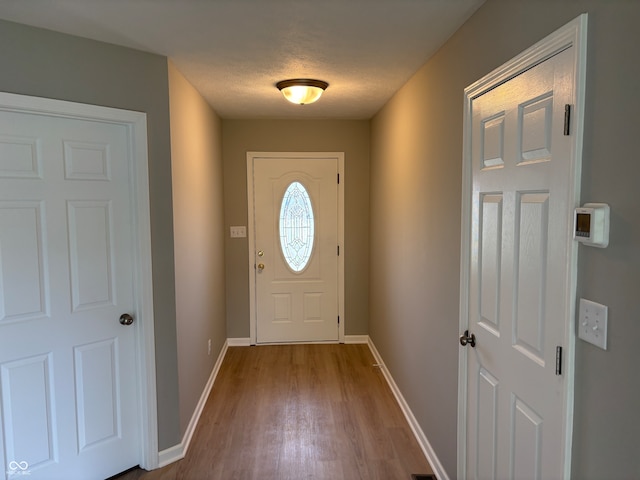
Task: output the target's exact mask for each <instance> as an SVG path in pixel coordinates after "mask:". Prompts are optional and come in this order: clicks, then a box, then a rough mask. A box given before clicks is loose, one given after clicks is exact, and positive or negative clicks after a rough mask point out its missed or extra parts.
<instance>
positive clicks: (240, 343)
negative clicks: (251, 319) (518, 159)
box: [227, 337, 251, 347]
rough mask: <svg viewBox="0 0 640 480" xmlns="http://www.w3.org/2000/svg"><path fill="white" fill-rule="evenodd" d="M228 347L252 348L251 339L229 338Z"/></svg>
mask: <svg viewBox="0 0 640 480" xmlns="http://www.w3.org/2000/svg"><path fill="white" fill-rule="evenodd" d="M227 345H228V346H230V347H250V346H251V339H250V338H249V337H247V338H227Z"/></svg>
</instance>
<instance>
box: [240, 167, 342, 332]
mask: <svg viewBox="0 0 640 480" xmlns="http://www.w3.org/2000/svg"><path fill="white" fill-rule="evenodd" d="M337 174H338V159H337V158H260V159H255V161H254V165H253V184H254V229H253V230H254V232H255V252H253V255H254V257H255V295H256V317H257V329H256V330H257V343H269V342H310V341H337V340H338V258H339V257H338V187H339V185H338V179H337V177H338V175H337Z"/></svg>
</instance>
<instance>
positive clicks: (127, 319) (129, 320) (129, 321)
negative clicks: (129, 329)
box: [120, 313, 133, 325]
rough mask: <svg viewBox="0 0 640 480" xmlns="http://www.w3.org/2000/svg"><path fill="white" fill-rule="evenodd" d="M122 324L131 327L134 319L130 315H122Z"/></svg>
mask: <svg viewBox="0 0 640 480" xmlns="http://www.w3.org/2000/svg"><path fill="white" fill-rule="evenodd" d="M120 323H121V324H122V325H131V324H132V323H133V317H132V316H131V315H129V314H128V313H123V314H122V315H120Z"/></svg>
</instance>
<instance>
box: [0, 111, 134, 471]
mask: <svg viewBox="0 0 640 480" xmlns="http://www.w3.org/2000/svg"><path fill="white" fill-rule="evenodd" d="M130 157H131V151H130V140H129V131H128V130H127V128H126V126H124V125H121V124H116V123H108V122H99V121H90V120H83V119H75V118H64V117H59V116H55V115H47V114H36V113H26V112H18V111H10V110H2V111H0V407H1V412H0V413H1V416H0V419H1V426H2V431H1V434H0V446H1V455H0V473H1V474H2V475H3V476H6V478H19V477H18V476H19V475H25V474H28V475H29V476H28V478H31V479H33V480H36V479H47V480H49V479H76V478H77V479H102V478H105V477H108V476H110V475H113V474H114V473H117V472H120V471H122V470H125V469H127V468H130V467H132V466H135V465H137V464H138V463H140V446H139V445H140V439H139V422H140V421H141V420H140V419H139V414H138V412H139V406H138V405H139V399H138V396H137V390H136V388H137V386H136V385H137V380H136V375H137V373H136V365H137V358H136V347H135V339H136V336H135V325H133V326H125V325H122V324H121V323H120V321H119V319H120V316H121V315H122V314H125V313H126V314H132V315H134V307H135V301H134V268H133V266H132V265H133V264H134V261H133V251H134V249H133V242H134V232H133V230H132V226H133V220H134V219H133V218H132V201H131V195H132V193H131V190H130V177H131V174H130V170H129V168H130V167H129V165H130V164H129V159H130ZM125 323H126V322H125ZM2 478H4V477H2ZM20 478H22V477H20Z"/></svg>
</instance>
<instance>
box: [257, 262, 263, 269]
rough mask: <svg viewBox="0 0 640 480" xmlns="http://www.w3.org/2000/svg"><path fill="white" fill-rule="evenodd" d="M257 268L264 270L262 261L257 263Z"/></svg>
mask: <svg viewBox="0 0 640 480" xmlns="http://www.w3.org/2000/svg"><path fill="white" fill-rule="evenodd" d="M258 270H260V271H262V270H264V263H259V264H258Z"/></svg>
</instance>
